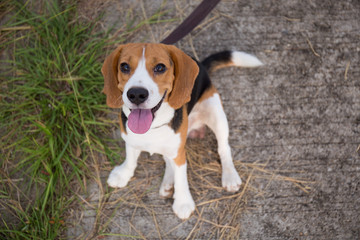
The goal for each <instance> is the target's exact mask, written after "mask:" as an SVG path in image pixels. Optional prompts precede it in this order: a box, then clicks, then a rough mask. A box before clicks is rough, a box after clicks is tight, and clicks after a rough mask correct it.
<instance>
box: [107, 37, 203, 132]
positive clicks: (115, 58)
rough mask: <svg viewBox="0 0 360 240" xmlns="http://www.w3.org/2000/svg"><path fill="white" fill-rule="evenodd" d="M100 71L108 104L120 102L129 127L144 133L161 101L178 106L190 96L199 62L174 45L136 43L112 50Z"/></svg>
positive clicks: (118, 104)
mask: <svg viewBox="0 0 360 240" xmlns="http://www.w3.org/2000/svg"><path fill="white" fill-rule="evenodd" d="M102 72H103V75H104V79H105V85H104V92H105V94H106V95H107V104H108V105H109V106H110V107H121V106H123V109H124V112H125V114H126V115H127V117H128V127H129V128H130V130H131V131H132V132H134V133H137V134H143V133H146V132H147V131H148V130H149V129H150V127H151V124H152V122H153V120H154V117H155V113H156V112H157V110H159V108H161V106H162V105H163V103H164V102H166V103H168V105H170V106H171V107H172V108H173V109H178V108H180V107H182V106H183V105H184V104H185V103H186V102H188V101H189V100H190V95H191V90H192V87H193V85H194V81H195V78H196V76H197V74H198V66H197V64H196V62H195V61H194V60H192V59H191V58H190V57H189V56H187V55H186V54H185V53H183V52H182V51H180V50H179V49H177V48H176V47H174V46H169V45H163V44H142V43H135V44H126V45H121V46H119V47H118V48H117V49H116V50H115V51H113V52H112V54H111V55H110V56H109V57H107V58H106V60H105V63H104V65H103V68H102Z"/></svg>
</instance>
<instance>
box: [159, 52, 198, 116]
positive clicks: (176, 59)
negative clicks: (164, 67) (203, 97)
mask: <svg viewBox="0 0 360 240" xmlns="http://www.w3.org/2000/svg"><path fill="white" fill-rule="evenodd" d="M166 48H167V49H168V52H169V55H170V57H171V59H172V62H173V63H174V82H173V87H172V91H171V92H170V95H169V100H168V102H169V104H170V106H171V107H173V108H175V109H179V108H180V107H182V106H183V105H184V104H186V103H187V102H189V101H190V99H191V92H192V89H193V86H194V83H195V79H196V77H197V75H198V74H199V66H198V65H197V63H196V62H195V61H194V60H193V59H192V58H191V57H189V56H188V55H186V54H185V53H184V52H183V51H181V50H179V49H178V48H177V47H175V46H172V45H166Z"/></svg>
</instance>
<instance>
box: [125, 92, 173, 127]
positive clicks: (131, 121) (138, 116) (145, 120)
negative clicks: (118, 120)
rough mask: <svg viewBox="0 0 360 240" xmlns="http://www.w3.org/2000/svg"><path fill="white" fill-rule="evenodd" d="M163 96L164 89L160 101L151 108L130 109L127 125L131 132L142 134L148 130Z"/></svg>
mask: <svg viewBox="0 0 360 240" xmlns="http://www.w3.org/2000/svg"><path fill="white" fill-rule="evenodd" d="M165 96H166V91H165V93H164V96H163V97H162V98H161V100H160V102H159V103H158V104H157V105H156V106H155V107H153V108H151V109H142V108H137V109H130V110H131V112H130V114H129V117H128V127H129V128H130V130H131V131H132V132H133V133H136V134H144V133H146V132H147V131H149V129H150V126H151V123H152V121H153V119H154V117H155V112H156V111H157V110H159V108H160V106H161V104H162V102H163V101H164V98H165Z"/></svg>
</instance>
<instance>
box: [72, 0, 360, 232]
mask: <svg viewBox="0 0 360 240" xmlns="http://www.w3.org/2000/svg"><path fill="white" fill-rule="evenodd" d="M100 2H101V3H100ZM200 2H201V1H199V0H196V1H195V0H191V1H188V0H186V1H185V0H177V1H167V2H166V3H165V4H162V3H163V2H162V1H157V0H147V1H137V0H132V1H115V0H114V1H105V2H102V1H95V0H93V1H82V2H80V4H79V7H80V10H81V11H80V14H83V15H84V16H86V17H88V18H91V17H93V16H96V15H97V14H98V13H100V12H101V11H104V12H105V16H104V19H103V22H102V27H103V28H104V29H107V28H109V27H111V26H113V25H115V31H116V30H121V28H123V27H124V25H125V23H126V21H127V19H129V18H131V17H134V16H137V18H136V19H137V21H141V20H143V19H146V18H149V17H150V16H151V15H153V14H154V13H155V12H156V11H157V9H158V8H160V6H161V7H162V9H163V10H168V12H167V13H166V14H165V15H164V16H163V17H161V18H160V19H161V20H164V19H173V18H175V19H176V21H173V22H160V23H158V24H153V25H148V26H145V27H144V28H142V29H141V30H139V31H137V32H135V33H134V34H133V35H132V36H131V37H130V39H131V41H133V42H142V41H147V42H159V41H161V40H162V39H163V38H164V37H165V36H166V35H167V34H169V33H170V32H171V30H172V29H174V28H175V27H176V26H178V25H179V24H180V22H181V19H184V18H185V17H186V16H188V14H189V13H190V12H191V11H192V10H193V9H194V8H195V7H196V6H197V5H198V4H199V3H200ZM359 16H360V2H359V1H358V0H352V1H351V0H344V1H335V0H325V1H315V0H306V1H295V0H280V1H279V0H277V1H274V0H272V1H269V0H258V1H236V0H234V1H230V0H228V1H225V0H224V1H222V2H221V3H220V4H219V5H218V6H217V7H216V9H215V10H214V11H213V12H212V13H211V14H210V15H209V16H208V17H207V18H206V19H205V20H204V22H203V23H202V24H201V25H200V26H199V27H198V28H197V29H195V30H194V31H193V32H192V33H191V35H190V36H187V37H186V38H185V39H183V40H181V41H180V42H179V43H178V44H176V45H177V46H178V47H179V48H181V49H182V50H183V51H185V52H186V53H188V54H189V55H192V56H195V57H196V58H199V59H203V58H204V57H206V56H207V55H208V54H210V53H214V52H217V51H220V50H225V49H233V50H235V49H237V50H242V51H246V52H249V53H252V54H255V55H256V56H258V58H259V59H261V61H263V62H264V63H265V65H264V66H263V67H261V68H257V69H237V68H228V69H223V70H219V71H218V72H216V73H214V74H213V75H212V80H213V82H214V84H215V86H216V87H217V88H218V90H219V92H220V94H221V96H222V99H223V104H224V108H225V111H226V113H227V116H228V120H229V125H230V144H231V146H232V149H233V156H234V160H235V164H236V168H237V169H238V171H239V173H240V175H241V177H242V180H243V182H244V183H243V186H242V188H241V189H240V192H239V193H236V194H235V195H233V194H228V193H226V192H225V191H223V190H222V189H221V188H220V186H221V180H220V165H219V162H218V156H217V154H216V150H215V149H216V141H215V138H214V136H213V135H212V134H210V133H209V134H207V135H206V139H205V140H204V141H199V140H194V141H189V143H188V147H187V149H188V152H189V154H188V160H189V170H188V172H189V173H188V174H189V178H190V191H191V192H192V194H193V197H194V200H195V202H196V204H197V210H196V212H195V213H194V214H193V215H192V216H191V217H190V219H188V220H186V221H181V220H179V219H177V218H176V217H175V215H174V214H173V213H172V210H171V204H172V200H171V199H162V198H160V197H159V194H158V190H159V186H160V183H161V178H162V174H163V171H164V164H163V161H162V160H161V158H160V157H159V156H151V157H150V156H149V155H148V154H143V155H142V156H141V159H140V160H139V166H138V168H137V170H136V173H135V177H134V178H133V180H132V181H131V182H130V184H129V186H128V187H126V188H125V189H121V190H111V189H108V190H104V191H105V192H106V194H105V195H104V194H103V193H102V187H104V188H105V189H106V188H107V187H106V178H107V177H108V174H109V171H110V170H111V168H110V167H106V168H104V169H103V171H102V173H101V176H102V179H101V180H102V181H101V182H102V184H99V183H98V182H90V183H89V188H88V193H86V194H84V195H83V198H84V199H85V200H86V201H85V200H84V202H86V203H83V206H82V209H83V211H79V210H78V209H76V210H73V211H70V212H71V217H69V221H68V222H73V223H74V224H73V225H71V226H69V230H68V233H67V234H68V236H69V238H75V237H79V238H87V237H90V236H92V237H94V238H97V237H99V238H105V239H119V238H123V239H126V238H131V237H136V238H144V239H185V238H189V239H360V217H359V213H360V157H359V156H360V155H359V154H360V153H359V152H360V151H359V144H360V135H359V133H360V126H359V124H360V67H359V66H360V21H359ZM114 47H115V46H114ZM115 135H116V134H115ZM119 141H120V143H119V144H123V142H122V140H119ZM119 162H120V160H119ZM100 185H101V186H100ZM109 192H110V193H109ZM99 199H101V201H99Z"/></svg>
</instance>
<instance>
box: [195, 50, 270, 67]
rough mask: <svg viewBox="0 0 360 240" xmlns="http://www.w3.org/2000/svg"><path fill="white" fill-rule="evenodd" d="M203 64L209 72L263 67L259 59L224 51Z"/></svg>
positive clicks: (237, 52)
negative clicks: (221, 69) (230, 68)
mask: <svg viewBox="0 0 360 240" xmlns="http://www.w3.org/2000/svg"><path fill="white" fill-rule="evenodd" d="M201 63H202V64H203V65H204V66H205V68H206V69H207V71H208V72H213V71H215V70H217V69H219V68H223V67H230V66H237V67H247V68H250V67H259V66H261V65H263V63H262V62H261V61H260V60H259V59H258V58H257V57H255V56H253V55H251V54H248V53H245V52H240V51H223V52H219V53H215V54H212V55H210V56H209V57H207V58H205V59H204V60H203V61H202V62H201Z"/></svg>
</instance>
